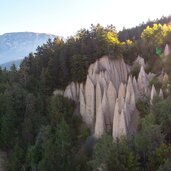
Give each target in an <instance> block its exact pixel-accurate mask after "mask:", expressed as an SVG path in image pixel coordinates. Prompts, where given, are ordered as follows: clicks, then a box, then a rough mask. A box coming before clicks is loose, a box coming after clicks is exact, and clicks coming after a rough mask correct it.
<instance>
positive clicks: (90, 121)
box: [64, 56, 162, 138]
mask: <svg viewBox="0 0 171 171" xmlns="http://www.w3.org/2000/svg"><path fill="white" fill-rule="evenodd" d="M138 61H140V63H141V69H140V73H139V75H138V79H137V80H136V78H135V77H133V78H132V76H131V75H129V71H130V69H129V68H130V67H129V66H128V65H126V64H125V62H124V61H123V59H118V60H111V59H109V58H108V57H107V56H105V57H103V58H101V59H99V60H97V61H96V62H95V63H93V64H91V65H90V67H89V69H88V75H87V79H86V82H85V83H84V84H83V83H81V84H78V83H73V82H72V83H71V84H70V85H68V86H67V87H66V89H65V92H64V96H65V97H68V98H71V99H73V100H74V101H75V102H76V104H77V105H79V108H80V115H81V116H82V118H83V121H84V122H85V123H86V124H87V125H88V127H89V128H90V129H91V131H92V134H94V136H95V137H97V138H99V137H100V136H101V135H103V134H104V133H105V132H106V131H107V132H111V131H112V135H113V138H117V137H120V136H122V135H128V134H129V132H130V125H131V124H133V123H132V120H133V119H132V118H134V117H135V115H136V102H137V101H138V99H139V98H141V97H142V96H143V95H145V96H149V97H150V94H151V99H153V97H154V95H155V90H154V87H153V88H152V91H151V92H150V88H149V79H150V78H152V77H153V74H151V75H150V74H146V73H145V71H144V62H143V61H142V60H138ZM160 94H161V96H162V93H161V92H160ZM131 132H134V131H131Z"/></svg>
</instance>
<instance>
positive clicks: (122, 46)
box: [0, 24, 171, 171]
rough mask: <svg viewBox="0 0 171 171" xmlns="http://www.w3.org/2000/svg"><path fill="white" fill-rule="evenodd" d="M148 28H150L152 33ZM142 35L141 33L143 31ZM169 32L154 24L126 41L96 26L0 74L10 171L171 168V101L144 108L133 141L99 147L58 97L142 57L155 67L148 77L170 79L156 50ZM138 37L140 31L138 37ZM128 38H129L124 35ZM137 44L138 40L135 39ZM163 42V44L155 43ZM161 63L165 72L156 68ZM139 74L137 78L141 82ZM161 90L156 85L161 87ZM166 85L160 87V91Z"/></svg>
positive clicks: (107, 139) (0, 144) (0, 137)
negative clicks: (95, 66)
mask: <svg viewBox="0 0 171 171" xmlns="http://www.w3.org/2000/svg"><path fill="white" fill-rule="evenodd" d="M146 26H147V25H146ZM140 30H141V29H140ZM170 30H171V29H170V26H168V25H161V24H155V25H152V24H150V25H149V26H148V27H143V30H141V33H140V34H139V35H138V39H139V40H138V39H137V38H136V39H137V40H136V41H134V39H132V38H130V37H131V36H132V35H129V36H128V38H130V40H129V39H125V38H124V42H121V41H119V39H118V35H117V32H116V30H115V27H113V26H112V25H111V26H107V27H106V28H104V27H102V26H101V25H99V24H98V25H97V26H94V25H92V26H91V28H90V30H87V29H81V30H79V31H78V33H77V34H76V35H75V36H73V37H70V38H68V39H67V40H65V41H64V40H63V39H61V38H59V37H57V38H55V39H54V40H53V41H52V40H49V41H48V42H47V43H46V44H44V45H43V46H41V47H38V48H37V51H36V53H34V54H29V55H28V57H26V58H25V59H24V61H23V62H22V64H21V66H20V69H19V70H16V68H15V66H12V67H11V70H10V71H8V70H5V69H4V70H2V69H0V148H1V149H3V150H5V151H6V152H7V153H8V170H10V171H20V170H22V171H47V170H49V171H55V170H60V171H61V170H63V171H72V170H73V171H75V170H77V171H79V170H80V171H84V170H85V171H88V170H109V171H110V170H111V171H113V170H120V171H125V170H132V171H134V170H150V171H154V170H164V169H167V168H169V167H170V165H171V155H170V154H171V105H170V103H171V98H170V95H169V94H168V96H166V97H167V98H166V100H164V101H161V100H156V101H155V103H154V105H153V108H151V107H150V105H149V99H146V100H145V101H139V102H138V103H137V108H138V110H139V111H140V117H141V118H140V123H139V130H138V132H137V134H136V135H134V136H133V137H127V138H126V137H122V138H121V139H118V140H115V141H114V140H113V139H112V137H111V135H104V136H103V137H102V138H100V139H99V140H95V139H94V137H93V136H91V135H90V130H89V129H88V128H87V127H86V125H85V124H84V123H83V122H82V118H81V117H79V115H78V114H77V113H76V112H75V104H74V102H73V101H72V100H69V99H67V98H64V97H63V96H54V95H53V91H54V90H55V89H64V88H65V86H66V85H67V84H69V83H70V82H71V81H75V82H82V81H85V79H86V75H87V69H88V66H89V65H90V64H91V63H92V62H94V61H95V60H96V59H97V58H99V57H101V56H103V55H108V56H110V57H111V58H113V59H117V58H121V57H123V58H124V59H125V61H126V62H127V63H129V64H131V63H132V62H133V61H134V59H135V58H136V57H137V55H142V56H143V57H144V59H145V60H146V62H148V63H149V66H150V67H149V68H147V69H148V71H155V72H156V73H158V72H161V69H163V70H164V71H166V72H167V73H168V75H169V81H170V78H171V72H170V68H171V61H170V59H169V58H168V59H167V62H166V61H165V63H164V61H163V59H162V52H161V55H160V57H157V55H156V51H155V49H156V48H157V47H158V48H161V50H162V51H163V47H164V45H165V43H171V42H170V40H171V39H170V37H171V32H170ZM131 31H134V28H133V29H132V30H131ZM119 36H123V33H119ZM135 36H136V34H135ZM156 36H157V38H158V39H157V41H156ZM152 62H156V64H158V65H159V67H156V66H158V65H156V66H155V68H153V66H154V65H152V66H151V65H150V64H151V63H152ZM138 72H139V67H137V66H134V68H133V70H132V74H133V75H135V76H136V77H137V73H138ZM156 82H157V81H156ZM161 86H162V85H159V88H160V87H161Z"/></svg>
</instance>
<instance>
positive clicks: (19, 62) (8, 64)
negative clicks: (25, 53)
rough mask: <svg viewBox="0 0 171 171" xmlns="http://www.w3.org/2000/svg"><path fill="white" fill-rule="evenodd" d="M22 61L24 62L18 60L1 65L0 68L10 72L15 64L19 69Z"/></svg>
mask: <svg viewBox="0 0 171 171" xmlns="http://www.w3.org/2000/svg"><path fill="white" fill-rule="evenodd" d="M22 61H23V59H17V60H15V61H10V62H7V63H3V64H0V67H1V68H6V69H7V70H10V68H11V66H12V65H13V64H15V66H16V68H17V69H19V67H20V64H21V62H22Z"/></svg>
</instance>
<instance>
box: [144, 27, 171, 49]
mask: <svg viewBox="0 0 171 171" xmlns="http://www.w3.org/2000/svg"><path fill="white" fill-rule="evenodd" d="M169 32H171V26H170V25H166V24H164V25H161V24H153V26H152V27H150V26H147V27H146V29H144V31H143V32H142V34H141V38H142V39H143V40H145V41H147V42H149V43H152V44H153V45H154V46H160V45H162V44H163V42H164V39H165V38H166V36H167V34H168V33H169Z"/></svg>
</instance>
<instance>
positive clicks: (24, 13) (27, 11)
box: [0, 0, 171, 37]
mask: <svg viewBox="0 0 171 171" xmlns="http://www.w3.org/2000/svg"><path fill="white" fill-rule="evenodd" d="M170 7H171V0H142V1H140V0H0V34H3V33H7V32H19V31H33V32H44V33H52V34H56V35H59V36H64V37H67V36H70V35H74V34H75V33H76V32H77V31H78V30H79V29H80V28H89V27H90V25H91V24H97V23H100V24H102V25H103V26H106V25H109V24H113V25H114V26H116V29H117V30H120V29H122V28H123V27H126V28H129V27H133V26H136V25H138V24H140V23H142V22H143V21H145V22H146V21H147V20H148V19H155V18H160V17H161V16H162V15H165V16H168V15H170V14H171V8H170Z"/></svg>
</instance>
